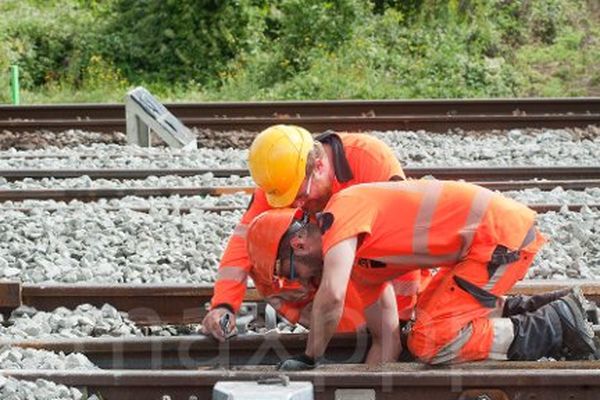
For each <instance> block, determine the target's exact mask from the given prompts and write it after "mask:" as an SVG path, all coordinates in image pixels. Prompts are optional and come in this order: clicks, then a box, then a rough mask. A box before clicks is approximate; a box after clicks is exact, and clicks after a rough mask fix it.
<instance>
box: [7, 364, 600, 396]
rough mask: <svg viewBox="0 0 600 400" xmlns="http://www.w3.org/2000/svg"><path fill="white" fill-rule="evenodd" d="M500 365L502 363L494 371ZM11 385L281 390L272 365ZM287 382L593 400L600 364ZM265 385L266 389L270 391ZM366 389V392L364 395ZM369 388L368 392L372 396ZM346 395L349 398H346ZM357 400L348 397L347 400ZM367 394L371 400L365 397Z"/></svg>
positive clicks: (363, 371) (342, 374)
mask: <svg viewBox="0 0 600 400" xmlns="http://www.w3.org/2000/svg"><path fill="white" fill-rule="evenodd" d="M498 364H501V365H498ZM0 372H1V373H2V375H4V376H10V377H13V378H16V379H24V380H36V379H45V380H49V381H53V382H56V383H61V384H65V385H68V386H78V387H85V388H86V389H87V391H88V393H97V394H99V395H100V396H102V398H103V399H107V400H114V399H119V400H137V399H150V400H154V399H155V400H164V398H165V397H164V396H168V398H170V399H171V400H189V399H190V398H193V397H191V396H194V397H196V398H200V399H208V398H211V396H212V390H213V386H214V385H215V384H216V383H217V382H219V381H224V380H225V381H253V382H257V381H261V382H263V383H266V382H269V381H267V380H266V379H267V378H271V382H272V383H274V384H278V382H281V379H282V378H281V376H280V374H279V373H278V372H277V371H275V370H274V369H273V367H256V366H252V367H246V368H240V369H237V370H233V371H232V370H222V369H221V370H199V371H151V370H150V371H147V370H144V371H124V370H113V371H83V372H80V371H66V370H59V371H52V370H45V371H44V370H2V371H0ZM286 375H287V376H288V377H289V379H290V380H291V381H310V382H312V383H313V385H314V395H315V399H316V400H325V399H327V400H331V399H334V398H348V399H349V398H361V399H363V398H364V399H366V398H377V399H378V400H392V399H393V400H408V399H411V400H473V399H489V400H508V399H545V400H558V399H565V398H570V399H578V400H596V399H597V397H598V392H599V391H600V370H599V369H598V363H594V362H587V363H586V362H578V363H563V362H558V363H547V362H546V363H536V362H520V363H511V362H502V363H500V362H497V363H495V364H492V363H476V364H473V365H472V366H471V365H469V364H466V365H462V366H460V367H454V368H452V367H450V368H427V367H424V366H422V365H420V364H401V363H396V364H386V365H383V366H380V367H368V366H364V365H357V366H340V365H331V366H324V367H320V368H318V369H316V370H313V371H305V372H290V373H286ZM261 387H264V390H265V391H268V388H269V386H267V385H265V386H261ZM365 388H366V389H365ZM369 389H370V390H369ZM344 394H345V395H346V397H343V396H344ZM352 395H353V396H354V397H350V396H352ZM367 396H368V397H367Z"/></svg>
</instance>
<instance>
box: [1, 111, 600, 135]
mask: <svg viewBox="0 0 600 400" xmlns="http://www.w3.org/2000/svg"><path fill="white" fill-rule="evenodd" d="M181 122H182V123H183V124H184V125H186V126H188V127H190V128H198V129H211V130H214V131H232V130H246V131H250V132H259V131H261V130H263V129H265V128H267V127H269V126H272V125H275V124H282V123H287V124H295V125H301V126H303V127H304V128H306V129H308V130H310V131H317V132H318V131H324V130H327V129H334V130H338V131H349V132H362V131H373V130H381V131H386V130H420V129H423V130H427V131H430V132H438V133H446V132H447V131H448V130H449V129H457V128H460V129H464V130H497V129H516V128H549V129H561V128H569V127H571V128H576V127H577V128H585V127H587V126H590V125H598V124H600V113H594V114H576V115H575V114H562V115H401V116H383V117H378V116H375V117H370V116H364V117H363V116H340V117H336V116H332V117H288V116H285V117H258V118H253V117H233V118H181ZM125 125H126V123H125V118H120V119H98V120H85V119H82V120H79V119H77V120H75V119H72V120H71V119H62V120H58V119H52V120H50V119H46V120H42V119H38V120H23V121H21V120H0V130H8V131H12V132H30V131H39V130H46V131H54V132H61V131H64V130H66V129H81V130H87V131H96V132H109V133H112V132H125Z"/></svg>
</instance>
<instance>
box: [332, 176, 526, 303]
mask: <svg viewBox="0 0 600 400" xmlns="http://www.w3.org/2000/svg"><path fill="white" fill-rule="evenodd" d="M324 213H330V214H331V215H332V216H333V223H332V224H331V226H330V227H329V229H328V230H327V231H326V232H325V233H324V235H323V253H324V254H326V253H327V251H328V250H329V249H331V247H332V246H334V245H335V244H337V243H339V242H341V241H343V240H345V239H348V238H351V237H355V236H356V237H358V246H357V251H356V261H355V267H354V268H353V272H352V279H353V280H355V282H356V283H357V284H358V283H359V282H360V284H361V285H364V284H371V285H377V284H378V283H381V282H385V281H388V280H391V279H393V278H394V277H395V276H397V275H398V274H399V273H404V272H407V271H409V270H414V269H415V266H418V267H420V268H432V267H444V266H453V265H455V264H457V263H458V262H459V261H461V260H464V259H467V258H469V259H472V260H477V261H480V262H488V261H489V260H490V259H491V255H492V253H493V252H494V250H495V248H496V246H498V245H503V246H505V247H507V248H508V249H509V250H512V251H514V250H517V249H518V248H519V246H520V245H521V243H522V242H523V239H524V238H525V236H526V235H527V232H528V231H529V229H530V228H531V227H532V226H533V223H534V219H535V212H534V211H533V210H531V209H529V208H528V207H526V206H525V205H523V204H521V203H518V202H516V201H514V200H511V199H508V198H506V197H504V196H502V195H500V194H497V193H494V192H492V191H490V190H488V189H485V188H483V187H480V186H477V185H473V184H470V183H465V182H453V181H437V180H415V181H404V182H383V183H371V184H364V185H357V186H354V187H352V188H348V189H346V190H344V191H342V192H340V193H337V194H335V195H333V196H332V198H331V200H330V201H329V203H328V204H327V206H326V207H325V210H324ZM374 297H376V294H374ZM374 300H376V298H375V299H373V298H370V299H365V298H363V301H364V302H365V306H368V305H369V304H370V303H371V302H373V301H374Z"/></svg>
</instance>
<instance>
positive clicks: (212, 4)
mask: <svg viewBox="0 0 600 400" xmlns="http://www.w3.org/2000/svg"><path fill="white" fill-rule="evenodd" d="M111 12H112V13H113V15H114V16H115V18H114V19H113V20H112V22H111V24H110V26H109V27H108V29H107V34H108V36H111V37H112V38H113V42H112V46H113V49H112V52H113V54H114V60H115V63H116V65H118V66H119V67H120V68H121V70H122V71H123V72H124V73H125V75H126V76H127V77H128V78H129V79H130V80H131V81H135V82H139V81H141V80H159V81H163V82H169V83H173V82H187V81H197V82H202V83H206V82H207V81H208V80H210V79H211V78H212V77H214V76H215V74H217V73H218V72H219V71H220V70H221V69H222V68H223V66H224V65H225V64H226V63H228V62H229V61H230V60H231V59H233V58H234V57H235V56H236V55H237V54H238V53H239V52H240V51H242V50H243V49H248V48H250V47H251V46H252V45H253V44H254V42H255V40H256V39H255V38H256V35H257V32H258V33H260V32H261V31H262V22H263V18H262V17H261V10H260V8H259V7H257V6H255V5H254V4H253V2H252V1H250V0H235V1H226V2H225V1H219V0H145V1H131V0H117V1H116V2H115V5H114V9H113V10H112V11H111Z"/></svg>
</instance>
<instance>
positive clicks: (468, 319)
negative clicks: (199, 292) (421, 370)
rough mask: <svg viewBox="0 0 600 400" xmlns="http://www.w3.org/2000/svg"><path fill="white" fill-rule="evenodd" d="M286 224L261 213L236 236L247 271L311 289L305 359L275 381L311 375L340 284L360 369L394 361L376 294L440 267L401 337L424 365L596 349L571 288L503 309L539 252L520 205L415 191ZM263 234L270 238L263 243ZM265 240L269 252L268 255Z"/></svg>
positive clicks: (390, 311) (361, 189)
mask: <svg viewBox="0 0 600 400" xmlns="http://www.w3.org/2000/svg"><path fill="white" fill-rule="evenodd" d="M298 213H300V214H301V211H300V210H294V209H289V210H287V211H286V210H277V211H267V212H265V213H263V214H261V215H260V216H258V217H257V218H256V219H255V220H254V221H253V223H252V225H251V226H250V228H249V231H248V242H249V245H248V252H249V255H250V258H251V260H252V262H253V263H254V264H255V265H261V264H263V265H264V267H263V268H262V269H263V270H265V271H268V270H271V271H273V270H274V269H277V270H278V271H279V274H280V275H284V276H285V275H287V276H290V275H294V276H298V277H302V278H303V279H309V278H310V277H316V278H317V279H318V280H320V284H319V289H318V291H317V293H316V295H315V299H314V304H313V307H312V316H311V330H310V333H309V338H308V343H307V348H306V351H305V353H304V354H302V355H300V356H297V357H293V358H291V359H288V360H285V361H284V362H283V363H282V364H281V366H280V367H281V368H282V369H284V370H297V369H308V368H314V366H315V365H317V363H318V360H319V359H320V357H322V356H323V354H324V352H325V349H326V347H327V344H328V342H329V341H330V339H331V337H332V335H333V333H334V331H335V327H336V326H337V323H338V321H339V318H340V315H341V312H342V310H343V307H344V298H345V296H346V288H347V285H348V282H349V281H350V280H351V279H352V282H353V284H354V287H355V288H356V289H357V290H358V292H359V293H360V296H361V297H362V299H363V301H364V303H365V304H364V305H365V307H366V308H365V310H366V311H365V318H366V322H367V327H368V328H369V331H370V332H371V335H372V338H373V346H372V348H371V349H370V350H369V355H368V357H367V361H368V362H388V361H395V360H396V359H397V357H398V355H399V353H400V351H401V342H400V335H399V326H398V318H397V316H396V314H395V313H396V308H395V302H394V296H393V293H391V292H390V290H389V289H388V287H389V286H386V285H385V283H386V282H388V281H390V280H393V279H394V278H395V277H396V276H397V275H398V274H401V273H405V272H406V271H407V270H410V269H414V266H415V265H419V266H420V267H422V268H431V267H434V266H437V267H440V270H439V272H438V273H437V274H436V275H435V276H434V278H433V280H432V281H431V283H430V284H429V285H428V286H427V287H426V288H425V290H424V291H423V293H422V295H421V296H420V297H419V299H418V300H417V305H416V318H415V321H414V324H413V326H412V328H411V331H410V333H409V336H408V347H409V350H410V351H411V352H412V354H413V355H415V356H416V357H417V358H418V359H420V360H421V361H423V362H425V363H429V364H443V363H452V362H462V361H474V360H485V359H496V360H502V359H510V360H537V359H539V358H541V357H543V356H558V355H559V354H561V352H562V351H563V350H564V349H567V350H568V351H569V353H570V354H571V356H574V357H585V356H588V355H589V354H591V353H594V352H595V350H596V347H595V343H594V334H593V331H592V329H591V324H589V322H587V320H586V317H585V310H584V302H585V299H584V298H583V296H582V295H581V292H580V291H578V290H577V289H574V290H572V291H569V292H568V293H564V292H563V293H556V292H555V293H549V294H546V295H542V296H536V297H535V298H533V299H532V298H530V299H524V298H515V299H512V300H510V301H504V295H505V294H506V293H507V291H508V290H509V289H510V288H511V287H512V286H513V285H514V284H515V283H516V282H517V281H518V280H520V279H522V278H523V277H524V276H525V274H526V272H527V269H528V268H529V266H530V265H531V263H532V261H533V258H534V256H535V254H536V253H537V252H538V250H539V249H540V247H541V246H542V244H543V243H544V238H543V237H542V235H541V234H540V233H539V232H538V231H537V229H536V228H535V225H534V223H535V212H534V211H533V210H531V209H529V208H527V207H526V206H525V205H522V204H520V203H518V202H516V201H514V200H511V199H508V198H505V197H503V196H502V195H500V194H497V193H494V192H491V191H489V190H487V189H485V188H482V187H480V186H477V185H473V184H469V183H463V182H452V181H435V180H419V181H409V182H384V183H372V184H363V185H357V186H354V187H351V188H348V189H345V190H343V191H341V192H339V193H337V194H335V195H334V196H332V197H331V199H330V201H329V203H328V204H327V206H326V207H325V209H324V211H323V213H321V214H319V215H318V217H317V219H316V221H309V220H308V218H306V217H302V218H301V220H300V221H297V220H295V219H294V217H297V216H298ZM265 225H268V226H270V227H279V228H277V229H272V231H271V232H273V234H272V236H271V237H269V236H267V237H265V236H264V235H260V234H259V233H262V232H265V229H264V226H265ZM286 231H287V232H288V233H285V232H286ZM281 232H283V234H282V233H281ZM272 241H275V242H276V243H277V244H278V252H275V251H270V252H269V251H268V249H273V248H275V246H273V245H272V244H271V243H270V242H272ZM523 311H525V313H522V312H523Z"/></svg>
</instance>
